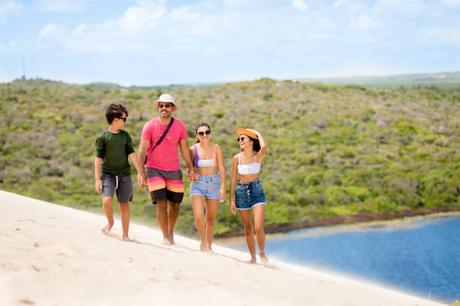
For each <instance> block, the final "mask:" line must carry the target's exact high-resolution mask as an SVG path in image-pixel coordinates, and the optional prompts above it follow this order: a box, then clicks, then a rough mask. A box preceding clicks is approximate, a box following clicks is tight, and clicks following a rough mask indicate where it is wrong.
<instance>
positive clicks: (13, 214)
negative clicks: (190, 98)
mask: <svg viewBox="0 0 460 306" xmlns="http://www.w3.org/2000/svg"><path fill="white" fill-rule="evenodd" d="M0 199H1V200H0V208H1V209H2V211H3V212H4V213H3V214H1V215H0V243H1V244H2V248H0V284H1V285H2V286H1V287H0V304H1V305H23V304H28V305H66V306H69V305H70V306H72V305H109V304H110V305H113V306H118V305H120V306H121V305H128V304H130V305H131V304H135V305H152V304H155V305H202V304H203V303H204V302H206V299H208V301H212V303H213V304H219V305H232V306H233V305H248V304H254V305H296V306H297V305H305V304H309V305H313V306H323V305H324V306H326V305H330V306H341V305H356V306H368V305H392V306H407V305H409V306H416V305H418V306H436V305H443V304H442V303H440V302H437V301H433V300H430V299H427V298H426V297H425V298H422V297H420V296H416V295H413V294H411V293H407V292H401V291H399V290H398V289H394V288H388V287H385V286H383V285H380V284H376V283H372V282H369V281H366V280H360V279H357V278H355V277H349V276H346V275H340V274H336V273H329V272H326V271H322V270H317V269H314V268H312V267H306V266H297V265H292V264H289V263H286V262H282V261H278V260H271V261H270V263H269V264H267V265H261V264H257V265H250V264H247V260H248V259H249V255H248V254H247V253H246V252H240V251H236V250H233V249H229V248H226V247H224V246H221V245H219V244H215V245H214V246H213V249H214V253H212V254H209V253H203V252H200V251H199V241H197V240H193V239H190V238H186V237H183V236H179V235H177V236H176V239H175V240H176V245H175V246H164V245H162V243H161V241H162V239H161V232H160V231H159V230H156V229H152V228H149V227H147V226H143V225H138V224H135V223H131V225H130V236H131V239H132V241H129V242H126V241H122V240H121V228H120V227H121V226H120V221H119V219H116V221H115V226H114V228H113V229H112V232H111V233H110V234H109V235H102V234H101V233H100V228H101V227H102V226H103V225H104V222H105V218H104V217H103V216H100V215H97V214H93V213H89V212H85V211H80V210H76V209H73V208H69V207H65V206H60V205H56V204H52V203H48V202H44V201H40V200H35V199H31V198H27V197H24V196H20V195H16V194H12V193H8V192H4V191H1V190H0ZM275 289H276V290H275Z"/></svg>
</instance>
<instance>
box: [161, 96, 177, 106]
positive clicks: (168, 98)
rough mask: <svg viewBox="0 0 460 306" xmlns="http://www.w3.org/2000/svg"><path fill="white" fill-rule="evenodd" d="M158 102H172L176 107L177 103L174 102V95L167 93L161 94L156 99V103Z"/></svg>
mask: <svg viewBox="0 0 460 306" xmlns="http://www.w3.org/2000/svg"><path fill="white" fill-rule="evenodd" d="M158 102H169V103H172V104H173V105H174V106H175V107H176V108H177V104H176V101H175V99H174V97H173V96H172V95H170V94H168V93H164V94H161V95H160V97H159V98H158V100H157V105H158Z"/></svg>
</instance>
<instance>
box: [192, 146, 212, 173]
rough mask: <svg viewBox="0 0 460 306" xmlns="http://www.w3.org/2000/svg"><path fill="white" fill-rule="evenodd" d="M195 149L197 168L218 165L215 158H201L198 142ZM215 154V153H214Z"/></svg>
mask: <svg viewBox="0 0 460 306" xmlns="http://www.w3.org/2000/svg"><path fill="white" fill-rule="evenodd" d="M193 151H194V153H195V161H194V162H195V167H197V168H213V167H215V166H216V162H215V161H214V159H200V157H199V156H198V150H197V148H196V144H195V145H193ZM213 155H214V154H213Z"/></svg>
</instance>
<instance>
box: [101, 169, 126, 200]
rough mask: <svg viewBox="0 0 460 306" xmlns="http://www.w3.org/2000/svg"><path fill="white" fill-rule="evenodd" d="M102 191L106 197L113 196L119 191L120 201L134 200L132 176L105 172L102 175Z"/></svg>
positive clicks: (118, 197)
mask: <svg viewBox="0 0 460 306" xmlns="http://www.w3.org/2000/svg"><path fill="white" fill-rule="evenodd" d="M101 180H102V192H101V194H102V195H103V196H104V197H113V193H114V192H116V193H117V199H118V202H120V203H128V202H129V201H132V200H133V183H132V181H131V176H129V175H127V176H116V175H111V174H106V173H103V174H102V175H101Z"/></svg>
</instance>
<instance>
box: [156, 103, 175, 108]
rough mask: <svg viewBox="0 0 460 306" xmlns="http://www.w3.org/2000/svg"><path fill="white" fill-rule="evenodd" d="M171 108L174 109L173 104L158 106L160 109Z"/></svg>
mask: <svg viewBox="0 0 460 306" xmlns="http://www.w3.org/2000/svg"><path fill="white" fill-rule="evenodd" d="M171 107H172V104H171V103H165V104H158V108H171Z"/></svg>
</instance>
